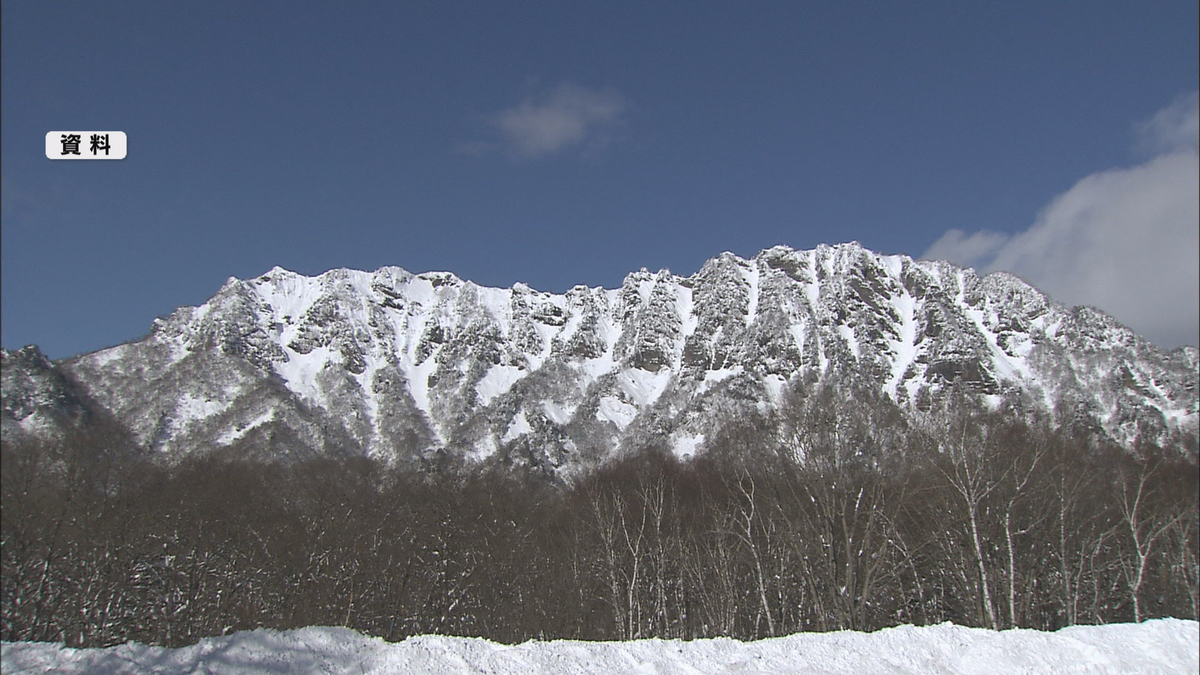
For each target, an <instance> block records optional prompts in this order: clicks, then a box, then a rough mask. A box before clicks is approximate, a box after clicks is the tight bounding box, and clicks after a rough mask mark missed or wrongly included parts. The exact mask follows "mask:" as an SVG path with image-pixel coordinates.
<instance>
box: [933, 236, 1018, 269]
mask: <svg viewBox="0 0 1200 675" xmlns="http://www.w3.org/2000/svg"><path fill="white" fill-rule="evenodd" d="M1008 240H1009V236H1008V235H1007V234H1004V233H1002V232H992V231H990V230H980V231H978V232H976V233H975V234H972V235H967V233H966V232H963V231H962V230H958V229H954V230H949V231H947V232H946V234H943V235H942V236H941V238H939V239H938V240H937V241H935V242H933V245H932V246H930V247H929V248H928V250H926V251H925V253H924V254H923V255H922V256H921V257H922V258H925V259H927V260H949V261H950V262H953V263H955V264H958V265H965V266H967V267H983V266H984V264H985V263H986V262H987V261H989V260H991V259H992V257H993V256H995V255H996V251H998V250H1000V247H1002V246H1003V245H1004V244H1005V242H1007V241H1008Z"/></svg>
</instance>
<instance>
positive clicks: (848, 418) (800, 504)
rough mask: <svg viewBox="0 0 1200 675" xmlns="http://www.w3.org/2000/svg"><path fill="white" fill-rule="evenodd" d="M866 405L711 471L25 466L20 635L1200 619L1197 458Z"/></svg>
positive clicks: (717, 444) (647, 452) (15, 469)
mask: <svg viewBox="0 0 1200 675" xmlns="http://www.w3.org/2000/svg"><path fill="white" fill-rule="evenodd" d="M843 406H844V402H841V403H839V402H837V401H833V400H831V399H821V398H820V397H814V398H812V399H809V400H806V401H803V402H801V403H798V404H796V405H795V406H793V407H792V408H790V409H789V411H788V412H785V413H784V414H786V415H789V416H790V417H789V419H787V420H784V421H783V423H780V424H771V425H766V424H760V423H757V422H756V421H755V420H747V421H746V422H745V423H744V424H742V425H737V426H735V427H731V429H730V431H729V433H728V435H727V436H726V437H723V438H720V439H712V442H711V443H710V444H709V449H708V451H707V452H705V453H703V454H701V455H700V456H698V457H695V458H692V459H689V460H685V461H681V460H677V459H676V458H674V457H673V456H672V455H671V453H670V452H668V451H665V450H661V449H657V450H656V449H655V448H653V447H650V448H645V449H643V450H642V451H640V452H636V453H628V454H627V455H626V456H625V457H624V458H623V459H620V460H618V461H614V462H611V463H609V464H607V465H605V466H604V467H601V468H600V469H599V470H596V471H594V472H590V473H588V474H587V475H583V476H579V477H577V478H576V479H574V480H570V481H549V480H545V479H544V478H542V477H540V476H538V475H537V473H536V472H532V471H523V470H522V469H521V468H520V467H512V466H504V465H503V464H502V463H497V464H495V465H489V466H475V467H441V468H440V469H438V470H436V471H435V470H425V471H419V470H411V469H407V470H399V469H392V468H388V467H385V466H382V465H378V464H375V463H372V462H370V461H368V460H364V459H345V460H336V461H335V460H328V459H326V460H313V461H309V462H303V463H295V464H291V465H287V466H280V465H268V464H261V463H253V464H252V463H244V462H236V461H226V460H218V459H215V458H209V459H196V460H191V461H187V462H185V463H184V464H182V465H180V466H176V467H173V468H169V469H168V468H164V467H161V466H158V465H156V464H154V463H152V462H148V461H145V460H143V459H137V458H135V457H136V456H134V455H127V454H123V453H121V452H119V451H118V449H117V448H114V447H112V444H113V441H112V438H111V437H110V438H105V437H91V438H83V437H81V438H76V439H74V440H73V441H72V442H70V443H66V444H58V445H56V446H53V447H50V446H42V447H32V446H26V447H16V446H13V447H5V448H4V449H3V467H2V477H3V507H2V508H3V510H2V514H3V522H2V529H3V541H2V553H3V606H2V608H0V609H2V622H3V623H2V638H3V639H4V640H43V641H59V642H66V643H67V644H68V645H71V646H105V645H111V644H114V643H120V642H124V641H126V640H137V641H140V642H144V643H150V644H160V645H171V646H178V645H183V644H189V643H193V642H195V641H196V640H197V639H199V638H201V637H206V636H213V635H220V634H223V633H228V632H231V631H236V630H245V629H252V628H257V627H270V628H278V629H285V628H292V627H299V626H307V625H344V626H349V627H351V628H355V629H358V630H360V631H364V632H366V633H369V634H372V635H377V636H381V637H383V638H386V639H388V640H398V639H402V638H403V637H405V636H408V635H413V634H421V633H441V634H452V635H470V636H483V637H488V638H491V639H495V640H500V641H504V642H517V641H523V640H526V639H530V638H546V639H548V638H579V639H630V638H645V637H662V638H696V637H706V636H730V637H736V638H743V639H748V638H760V637H765V636H771V635H782V634H788V633H793V632H797V631H825V630H835V629H843V628H851V629H859V630H873V629H877V628H881V627H885V626H892V625H897V624H903V623H913V624H930V623H938V622H942V621H953V622H955V623H959V624H964V625H971V626H985V627H992V628H1008V627H1012V626H1020V627H1029V628H1039V629H1056V628H1059V627H1062V626H1065V625H1070V624H1076V623H1105V622H1115V621H1135V620H1138V621H1140V620H1143V619H1146V618H1152V617H1161V616H1175V617H1183V618H1197V614H1198V612H1200V564H1198V561H1197V548H1198V546H1200V534H1198V532H1197V528H1198V509H1200V505H1198V502H1197V498H1198V483H1200V480H1198V476H1197V467H1196V464H1195V458H1194V456H1192V454H1191V453H1190V451H1187V450H1185V451H1182V452H1181V451H1180V450H1179V449H1173V448H1167V449H1160V448H1151V447H1144V448H1137V449H1135V450H1134V451H1133V452H1129V451H1127V450H1123V449H1116V448H1103V447H1096V446H1095V445H1094V444H1093V445H1088V444H1085V443H1082V442H1080V441H1078V440H1072V439H1073V437H1075V436H1073V435H1071V434H1065V433H1061V432H1057V431H1054V430H1051V429H1050V428H1049V427H1047V426H1046V425H1029V424H1023V423H1018V422H1015V421H1013V419H1012V416H1005V415H1002V414H999V413H988V412H986V411H982V410H971V411H970V412H963V411H962V409H960V410H959V411H958V412H955V413H953V414H950V413H943V414H934V413H931V414H930V415H929V424H928V425H927V426H925V427H923V428H912V427H909V426H905V423H903V422H901V421H898V418H889V419H885V418H886V417H887V415H888V413H887V412H886V409H884V408H872V410H874V411H875V412H872V413H870V414H866V413H861V412H859V413H850V412H847V410H846V409H845V408H844V407H843ZM863 409H865V408H863ZM964 409H965V408H964ZM860 410H862V409H860ZM881 410H882V411H883V412H879V411H881ZM880 415H883V416H884V418H881V417H880ZM763 429H772V431H771V432H770V433H769V434H768V433H766V432H764V431H763Z"/></svg>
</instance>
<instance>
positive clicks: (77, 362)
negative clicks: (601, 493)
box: [5, 243, 1200, 469]
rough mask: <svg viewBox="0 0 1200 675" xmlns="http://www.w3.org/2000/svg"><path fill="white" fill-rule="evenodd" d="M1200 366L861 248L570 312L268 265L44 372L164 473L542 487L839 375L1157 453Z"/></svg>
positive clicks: (804, 256) (934, 267)
mask: <svg viewBox="0 0 1200 675" xmlns="http://www.w3.org/2000/svg"><path fill="white" fill-rule="evenodd" d="M5 363H6V364H7V363H8V361H6V362H5ZM1196 365H1197V352H1196V349H1195V348H1191V347H1188V348H1183V349H1180V350H1176V351H1175V352H1172V353H1170V354H1164V353H1162V352H1161V351H1160V350H1158V349H1157V348H1156V347H1154V346H1153V345H1152V344H1150V343H1148V342H1146V341H1145V340H1143V339H1142V338H1140V337H1138V336H1137V335H1135V334H1133V333H1132V332H1131V331H1129V330H1128V329H1126V328H1124V327H1122V326H1121V325H1119V324H1118V323H1117V322H1116V321H1114V320H1113V319H1111V318H1110V317H1108V316H1106V315H1104V314H1102V313H1100V312H1098V311H1096V310H1093V309H1090V308H1073V309H1072V308H1067V307H1064V306H1062V305H1059V304H1057V303H1055V302H1054V301H1053V300H1051V299H1049V298H1048V297H1046V296H1045V295H1043V294H1042V293H1040V292H1038V291H1037V290H1036V289H1034V288H1032V287H1031V286H1029V285H1028V284H1025V283H1024V282H1023V281H1021V280H1020V279H1018V278H1016V277H1013V276H1011V275H1008V274H1002V273H998V274H991V275H988V276H986V277H982V278H980V277H978V276H977V275H976V274H975V273H974V272H973V271H972V270H969V269H962V268H958V267H955V266H953V265H950V264H948V263H944V262H927V261H914V260H912V259H910V258H907V257H905V256H882V255H878V254H875V253H873V252H871V251H868V250H866V249H864V248H862V247H861V246H859V245H858V244H854V243H851V244H843V245H838V246H833V247H830V246H820V247H818V248H816V249H814V250H811V251H795V250H792V249H790V248H787V247H776V248H772V249H768V250H765V251H763V252H761V253H759V254H758V255H757V256H755V257H754V258H751V259H748V260H747V259H742V258H739V257H737V256H735V255H733V254H730V253H724V254H721V255H720V256H718V257H717V258H714V259H712V260H710V261H708V262H707V263H705V264H704V266H703V267H702V268H701V269H700V270H699V271H698V272H696V273H695V274H693V275H691V276H688V277H679V276H676V275H673V274H670V273H669V272H666V271H662V272H658V273H651V272H649V271H646V270H641V271H639V272H634V273H632V274H630V275H629V276H628V277H626V279H625V281H624V283H623V284H622V285H621V287H620V288H618V289H612V290H606V289H600V288H588V287H584V286H577V287H575V288H573V289H571V290H569V291H567V292H566V293H564V294H561V295H555V294H550V293H543V292H538V291H536V290H533V289H531V288H529V287H528V286H526V285H524V284H517V285H515V286H514V287H512V288H509V289H497V288H485V287H481V286H478V285H476V284H473V283H471V282H469V281H464V280H462V279H459V278H458V277H456V276H454V275H453V274H449V273H445V272H431V273H425V274H418V275H413V274H410V273H408V272H406V271H404V270H402V269H400V268H396V267H386V268H383V269H380V270H377V271H375V272H361V271H354V270H345V269H339V270H332V271H329V272H326V273H325V274H322V275H320V276H317V277H305V276H302V275H298V274H295V273H293V272H289V271H287V270H284V269H281V268H278V267H276V268H274V269H272V270H270V271H269V272H267V273H266V274H263V275H262V276H260V277H257V278H254V279H248V280H244V281H242V280H238V279H230V280H229V281H228V282H227V283H226V284H225V285H224V286H223V287H222V288H221V289H220V290H219V291H218V292H217V294H216V295H215V296H214V297H213V298H212V299H210V300H209V301H208V302H207V303H205V304H204V305H201V306H200V307H185V308H181V309H179V310H177V311H176V312H175V313H174V314H172V315H171V316H169V317H166V318H162V319H159V320H157V321H156V322H155V323H154V326H153V328H152V331H151V333H150V335H149V336H148V337H147V338H145V339H143V340H140V341H138V342H133V343H129V344H125V345H121V346H118V347H114V348H111V349H106V350H102V351H99V352H94V353H91V354H86V355H83V356H79V357H75V358H72V359H67V360H65V361H63V362H61V363H59V364H57V366H56V367H57V368H60V369H61V371H62V372H63V374H64V375H65V377H67V378H68V379H69V380H70V381H71V382H73V383H76V384H77V386H79V387H80V388H81V389H83V390H84V391H86V392H87V394H88V395H89V396H90V397H91V399H92V400H94V401H96V402H97V403H98V404H99V405H101V406H103V407H104V408H105V409H106V410H108V411H111V413H112V414H113V415H114V416H115V417H116V418H117V419H119V420H121V421H123V422H124V423H125V424H126V425H128V427H129V428H130V430H131V431H132V432H133V433H134V435H135V436H136V437H137V438H138V439H139V440H140V441H141V442H142V443H144V444H145V445H147V446H148V447H151V448H153V449H154V450H156V451H158V452H161V453H164V455H165V456H167V457H177V456H182V455H184V454H187V453H192V452H206V451H211V450H214V449H224V450H225V451H230V452H234V453H237V452H241V451H243V449H246V450H245V451H247V452H249V451H250V450H248V449H251V448H261V447H266V446H271V447H274V448H276V450H275V451H278V448H281V447H282V448H285V449H286V452H287V453H293V454H295V455H296V456H304V455H309V454H330V453H332V454H344V453H349V454H368V455H372V456H376V457H379V458H382V459H385V460H388V461H412V460H416V459H419V458H420V457H422V456H425V457H428V456H432V455H436V454H438V453H445V452H449V453H453V454H458V455H461V456H467V457H473V458H477V459H478V458H483V457H489V456H493V455H495V454H496V453H501V454H502V455H503V456H504V457H505V458H507V460H508V461H517V462H528V463H532V464H536V465H538V466H542V467H545V468H548V469H555V468H557V467H563V466H567V465H570V464H573V463H575V462H577V461H583V463H584V464H586V463H587V462H589V461H594V460H597V459H600V458H602V457H604V456H607V455H608V454H610V453H612V452H614V451H617V450H619V449H620V448H621V447H623V446H624V447H636V446H638V445H639V444H644V443H646V442H661V443H662V444H664V446H666V447H670V446H675V447H679V448H681V450H680V451H681V452H683V451H684V450H683V449H684V448H686V452H689V453H690V452H694V451H696V450H697V449H698V447H697V446H698V444H699V441H696V440H694V439H699V438H706V439H712V438H716V437H718V436H719V435H720V434H719V431H720V427H721V426H722V425H723V424H725V423H727V422H728V421H729V419H728V418H729V416H730V415H737V414H750V413H757V414H760V415H762V414H768V413H769V411H770V410H772V409H774V407H775V406H777V405H778V403H779V401H781V400H782V399H783V397H784V396H785V395H786V392H787V391H789V390H796V389H802V388H806V387H813V386H816V385H817V384H820V383H822V382H824V383H826V384H831V385H833V386H849V385H850V384H851V383H850V382H848V381H846V380H847V379H848V378H849V379H853V380H854V382H853V384H854V385H855V386H865V387H870V388H873V389H875V390H876V391H879V392H882V393H884V394H886V395H887V396H888V397H890V398H891V399H892V400H894V401H895V402H896V403H898V404H899V405H900V406H901V407H902V408H904V409H906V410H910V411H913V410H917V409H919V408H921V407H922V406H925V405H927V403H928V400H929V399H930V397H936V396H937V395H938V393H939V392H940V391H943V390H944V389H945V388H946V387H947V386H949V385H951V384H952V383H961V384H962V385H964V386H965V387H966V388H968V389H970V390H972V391H975V392H977V393H978V394H980V395H983V396H988V397H990V398H989V400H992V401H999V400H1002V399H1004V398H1007V399H1009V400H1014V401H1019V402H1020V405H1021V406H1023V407H1025V408H1030V407H1032V408H1042V409H1045V410H1050V409H1051V408H1052V407H1054V406H1055V405H1058V404H1059V403H1060V402H1062V401H1069V402H1070V403H1071V405H1072V406H1074V412H1073V414H1076V415H1078V414H1083V415H1085V416H1087V417H1088V418H1089V419H1090V420H1092V422H1093V423H1094V425H1095V426H1096V427H1097V428H1100V429H1102V430H1103V431H1104V432H1105V433H1107V434H1108V435H1110V436H1111V437H1113V438H1115V439H1117V440H1119V441H1121V442H1124V443H1132V442H1133V441H1134V440H1135V439H1136V438H1138V437H1143V438H1149V439H1151V440H1160V441H1161V440H1164V439H1167V440H1169V439H1170V438H1173V437H1179V436H1180V435H1181V434H1185V435H1186V434H1192V435H1194V434H1195V430H1196V428H1197V423H1198V420H1200V414H1198V411H1197V397H1196V382H1197V373H1196ZM6 367H7V366H6ZM5 398H6V403H5V406H6V411H7V410H8V409H9V408H13V409H14V410H16V409H21V410H24V409H25V408H27V407H29V406H28V405H25V407H22V406H21V405H17V404H11V405H10V403H9V402H8V399H9V398H11V397H10V395H9V390H8V388H7V387H6V390H5ZM22 405H24V404H22ZM34 407H36V406H34ZM714 411H716V412H714ZM1080 411H1082V412H1080ZM15 414H16V413H12V414H10V413H8V412H6V418H5V419H6V420H8V418H9V417H13V416H14V415H15ZM6 424H7V422H6ZM9 426H11V425H9ZM6 428H8V427H7V426H6ZM683 439H692V440H683ZM700 449H702V446H701V448H700Z"/></svg>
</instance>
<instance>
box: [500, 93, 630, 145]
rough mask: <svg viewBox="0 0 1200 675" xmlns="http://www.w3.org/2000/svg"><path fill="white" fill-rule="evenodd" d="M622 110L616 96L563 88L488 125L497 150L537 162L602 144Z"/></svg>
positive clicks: (530, 100)
mask: <svg viewBox="0 0 1200 675" xmlns="http://www.w3.org/2000/svg"><path fill="white" fill-rule="evenodd" d="M625 109H626V103H625V99H624V98H622V97H621V96H620V95H619V94H617V93H616V92H613V91H599V90H594V89H587V88H585V87H580V86H576V85H572V84H563V85H559V86H558V87H557V88H556V89H554V90H552V91H550V92H549V93H546V94H543V95H541V96H537V97H530V98H526V99H525V100H524V101H522V102H521V103H520V105H517V106H515V107H513V108H509V109H508V110H504V111H502V112H500V113H498V114H496V115H494V116H493V117H492V118H491V119H490V120H489V121H490V123H491V126H492V127H494V128H495V129H496V131H497V132H498V133H499V134H500V143H499V146H500V147H502V148H504V149H506V150H508V151H510V152H512V153H513V154H515V155H516V156H518V157H523V158H537V157H546V156H548V155H552V154H554V153H556V152H559V151H561V150H564V149H566V148H568V147H571V146H576V145H580V144H582V143H585V142H588V143H597V142H602V141H603V140H604V133H605V132H606V131H607V130H610V129H611V128H613V127H614V126H615V125H616V124H618V123H619V122H620V116H621V113H623V112H624V111H625ZM476 147H477V148H487V147H491V146H488V145H483V144H477V145H476Z"/></svg>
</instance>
